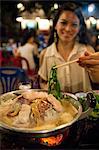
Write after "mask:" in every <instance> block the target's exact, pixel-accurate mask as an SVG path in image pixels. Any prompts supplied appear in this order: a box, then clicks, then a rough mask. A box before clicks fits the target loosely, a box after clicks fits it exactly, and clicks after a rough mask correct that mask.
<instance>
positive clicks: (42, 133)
mask: <svg viewBox="0 0 99 150" xmlns="http://www.w3.org/2000/svg"><path fill="white" fill-rule="evenodd" d="M24 91H27V92H28V91H45V90H41V89H29V90H17V91H12V92H8V93H5V94H3V95H1V96H0V102H1V101H3V100H5V97H6V99H7V97H9V96H11V95H13V94H15V95H20V94H21V93H22V92H24ZM65 94H66V95H67V96H70V97H71V99H70V102H71V103H72V104H73V105H74V106H75V107H76V108H77V110H78V114H77V115H76V117H75V118H74V119H73V120H72V121H71V122H69V123H66V124H62V125H60V126H58V127H55V128H53V129H50V130H39V131H34V130H33V129H26V128H25V129H24V128H16V127H11V126H8V125H7V124H5V123H3V122H0V129H1V130H2V131H5V132H9V133H11V134H12V133H13V134H19V135H21V136H24V135H25V136H27V137H28V136H29V137H30V136H32V138H33V137H34V138H39V139H40V138H45V137H52V136H56V135H59V134H63V135H64V136H68V135H69V130H70V129H71V126H72V125H73V124H74V123H76V122H77V121H78V120H80V119H82V118H85V117H86V116H87V115H88V112H90V111H89V110H90V109H88V111H86V113H85V112H82V106H81V104H80V102H79V101H78V98H77V97H76V96H75V95H74V94H71V93H65ZM88 95H90V94H88ZM87 98H88V96H87ZM91 98H92V97H90V100H91ZM89 107H90V106H89ZM91 110H92V109H91ZM64 133H65V134H64ZM63 139H64V138H63Z"/></svg>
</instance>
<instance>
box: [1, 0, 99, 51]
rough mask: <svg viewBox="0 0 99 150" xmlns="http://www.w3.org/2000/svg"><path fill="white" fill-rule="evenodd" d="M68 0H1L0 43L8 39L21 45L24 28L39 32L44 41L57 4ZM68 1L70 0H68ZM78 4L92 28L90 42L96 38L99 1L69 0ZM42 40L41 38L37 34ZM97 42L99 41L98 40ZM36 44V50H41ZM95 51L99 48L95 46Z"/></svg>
mask: <svg viewBox="0 0 99 150" xmlns="http://www.w3.org/2000/svg"><path fill="white" fill-rule="evenodd" d="M66 1H67V0H61V1H59V0H54V1H53V0H43V1H42V0H13V1H11V0H10V1H9V0H1V1H0V7H1V9H0V16H1V19H0V43H1V47H3V48H5V47H6V44H7V42H8V40H9V39H13V40H14V42H16V46H17V47H18V46H19V45H20V41H21V37H22V36H23V33H24V32H25V31H26V30H34V31H35V32H36V34H37V36H38V35H40V34H42V35H43V36H44V37H43V38H45V39H43V41H44V40H45V43H43V47H44V44H45V47H46V41H47V39H48V36H49V33H50V29H51V26H52V24H53V17H54V14H55V12H56V11H57V9H58V8H59V6H60V5H61V4H62V3H64V2H66ZM69 1H71V0H69ZM72 1H74V2H77V3H79V4H80V5H81V9H82V12H83V15H84V17H85V22H86V25H87V28H88V30H89V31H90V32H91V35H92V36H91V40H92V42H93V46H94V45H95V42H96V41H99V2H98V0H84V1H81V0H72ZM38 40H39V43H42V38H38ZM97 43H99V42H97ZM43 47H42V46H41V47H39V51H41V50H42V48H43ZM96 51H98V50H96Z"/></svg>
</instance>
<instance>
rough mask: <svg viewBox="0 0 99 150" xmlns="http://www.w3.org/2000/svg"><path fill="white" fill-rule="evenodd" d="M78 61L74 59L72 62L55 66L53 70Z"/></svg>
mask: <svg viewBox="0 0 99 150" xmlns="http://www.w3.org/2000/svg"><path fill="white" fill-rule="evenodd" d="M78 60H79V59H75V60H72V61H69V62H66V63H63V64H60V65H57V66H55V67H53V69H56V68H60V67H63V66H66V65H70V64H72V63H75V62H77V61H78Z"/></svg>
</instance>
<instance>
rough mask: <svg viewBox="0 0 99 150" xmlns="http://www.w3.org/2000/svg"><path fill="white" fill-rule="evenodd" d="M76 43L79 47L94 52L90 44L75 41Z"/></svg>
mask: <svg viewBox="0 0 99 150" xmlns="http://www.w3.org/2000/svg"><path fill="white" fill-rule="evenodd" d="M76 45H77V46H78V48H79V49H82V50H86V51H90V52H95V50H94V48H93V47H92V46H91V45H90V44H83V43H78V42H76Z"/></svg>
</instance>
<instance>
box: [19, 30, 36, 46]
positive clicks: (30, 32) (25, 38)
mask: <svg viewBox="0 0 99 150" xmlns="http://www.w3.org/2000/svg"><path fill="white" fill-rule="evenodd" d="M31 37H34V39H35V37H36V33H35V31H34V30H27V31H26V32H25V33H24V34H23V37H22V40H21V45H22V46H23V45H24V44H26V43H27V41H28V40H29V38H31Z"/></svg>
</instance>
